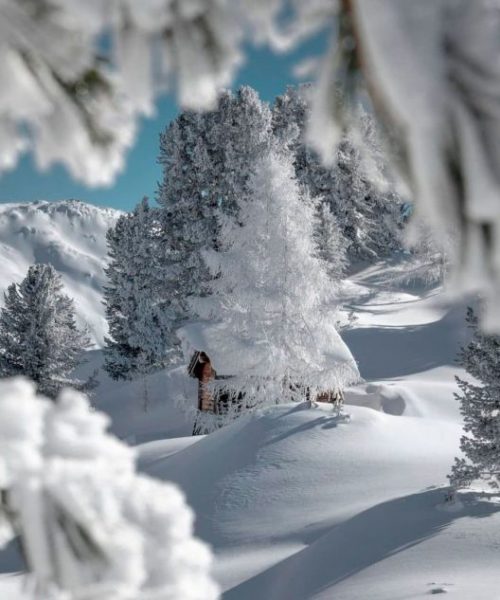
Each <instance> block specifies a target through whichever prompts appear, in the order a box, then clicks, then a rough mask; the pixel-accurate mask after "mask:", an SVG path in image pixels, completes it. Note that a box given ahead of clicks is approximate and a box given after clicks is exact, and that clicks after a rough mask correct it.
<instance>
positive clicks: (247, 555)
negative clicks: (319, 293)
mask: <svg viewBox="0 0 500 600" xmlns="http://www.w3.org/2000/svg"><path fill="white" fill-rule="evenodd" d="M389 272H390V267H388V266H387V265H378V266H377V267H371V268H370V269H368V270H366V271H363V272H362V273H359V274H358V275H357V276H355V277H353V278H352V279H351V281H350V283H349V285H348V286H347V288H346V295H348V294H350V298H349V300H348V304H349V307H348V308H349V310H351V309H352V310H353V311H354V314H355V315H356V316H357V322H356V325H355V327H354V329H352V330H351V331H348V332H347V334H346V339H347V340H348V344H350V347H351V349H352V351H353V354H354V356H355V357H356V358H357V359H358V361H359V365H360V370H361V373H362V374H364V376H365V377H366V378H367V379H368V381H367V382H366V383H364V384H362V385H360V386H357V387H355V388H351V389H350V390H349V391H348V392H347V394H346V401H347V406H346V409H345V412H346V414H347V415H349V418H346V419H343V418H339V417H336V416H335V415H334V414H333V413H332V412H331V408H330V407H328V406H322V405H320V406H318V407H315V408H311V409H309V408H307V407H306V406H305V405H287V406H281V407H276V408H269V409H266V410H263V411H261V412H260V413H258V414H256V415H254V416H251V417H245V418H243V419H241V420H240V421H239V422H237V423H235V424H233V425H232V426H230V427H228V428H226V429H224V430H222V431H219V432H217V433H215V434H212V435H210V436H207V437H205V438H204V439H202V440H201V441H198V442H195V443H193V444H190V445H189V442H187V441H186V447H184V448H183V447H182V445H183V442H181V441H180V440H176V441H175V442H172V443H171V445H167V446H166V447H163V446H162V444H161V443H159V442H158V443H157V446H156V448H155V447H154V446H151V445H147V446H144V447H143V450H142V451H143V452H144V456H143V468H144V469H145V470H146V471H148V472H149V473H151V474H153V475H155V476H159V477H161V478H166V479H171V480H174V481H176V482H178V483H179V484H180V485H181V486H182V487H183V489H184V490H185V492H186V494H187V496H188V500H189V502H190V503H191V505H192V506H193V507H194V508H195V510H196V512H197V518H198V522H197V532H198V534H199V535H200V536H201V537H202V538H204V539H205V540H207V541H209V542H210V543H211V544H212V545H213V547H214V549H215V551H216V553H217V557H218V562H217V575H218V578H219V580H220V582H221V584H222V586H223V588H224V589H225V590H226V593H225V598H227V599H228V600H229V599H231V600H233V599H234V600H247V599H248V600H250V599H252V600H253V599H255V598H263V599H264V598H265V599H266V600H306V599H309V598H315V599H320V598H321V599H323V600H330V599H331V598H335V600H360V599H362V598H370V599H372V600H373V599H374V600H403V599H405V600H407V599H410V598H411V599H414V598H415V599H416V598H425V597H428V596H429V595H433V594H439V593H447V592H449V593H451V594H452V595H453V596H452V597H453V598H460V599H461V600H470V599H471V598H474V600H492V599H494V598H495V597H497V595H498V594H497V583H498V566H497V562H498V552H499V549H500V505H499V504H498V503H497V502H495V500H493V499H489V498H481V497H478V496H474V494H472V493H469V494H462V495H461V500H460V501H459V502H457V503H456V504H450V503H446V502H445V491H446V487H445V486H446V485H447V480H446V475H447V473H448V472H449V469H450V466H451V464H452V462H453V457H454V456H455V455H456V454H457V452H458V443H459V437H460V434H461V427H462V424H461V418H460V414H459V410H458V406H457V402H456V400H455V399H454V397H453V394H454V392H455V391H456V384H455V381H454V375H455V374H457V373H458V374H461V375H462V376H463V372H461V370H460V369H459V368H458V367H457V366H456V365H455V357H456V352H457V350H458V348H459V346H460V344H461V343H463V341H464V340H465V339H466V329H465V327H464V322H463V318H464V314H465V311H464V307H463V306H450V305H449V304H448V303H447V302H446V301H445V300H446V299H445V298H444V296H443V294H442V291H441V290H439V289H430V290H426V289H421V288H420V289H419V288H414V289H412V288H411V287H407V288H405V289H402V288H397V289H393V286H392V284H391V280H390V277H389V275H388V273H389Z"/></svg>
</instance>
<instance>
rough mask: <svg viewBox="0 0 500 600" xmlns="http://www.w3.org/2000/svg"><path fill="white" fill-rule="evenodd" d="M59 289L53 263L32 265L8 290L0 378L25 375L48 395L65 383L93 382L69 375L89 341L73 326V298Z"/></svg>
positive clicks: (1, 317) (85, 385)
mask: <svg viewBox="0 0 500 600" xmlns="http://www.w3.org/2000/svg"><path fill="white" fill-rule="evenodd" d="M61 290H62V282H61V278H60V276H59V275H58V274H57V273H56V271H55V270H54V268H53V267H52V266H50V265H42V264H36V265H33V266H31V267H30V268H29V269H28V274H27V275H26V277H25V278H24V279H23V281H22V282H21V283H20V284H15V283H13V284H12V285H10V286H9V287H8V288H7V291H6V293H5V295H4V298H5V306H4V308H2V310H1V311H0V377H14V376H16V375H23V376H25V377H28V378H30V379H31V380H33V381H34V382H35V384H36V386H37V389H38V391H39V392H40V393H41V394H44V395H45V396H48V397H49V398H55V397H56V396H57V394H58V393H59V390H60V389H61V388H63V387H65V386H71V387H73V388H76V389H80V390H85V389H89V387H93V385H94V379H93V377H92V378H90V379H89V380H88V381H80V380H77V379H73V378H71V376H70V374H71V372H72V371H73V370H74V369H75V367H77V366H78V364H79V363H80V362H82V353H83V351H84V350H85V349H86V348H88V347H89V346H90V339H89V337H88V335H87V332H86V331H80V330H79V329H78V328H77V326H76V322H75V310H74V305H73V300H72V299H71V298H69V297H68V296H66V295H65V294H63V293H62V291H61Z"/></svg>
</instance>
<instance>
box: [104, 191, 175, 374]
mask: <svg viewBox="0 0 500 600" xmlns="http://www.w3.org/2000/svg"><path fill="white" fill-rule="evenodd" d="M107 242H108V255H109V259H110V260H109V264H108V266H107V268H106V276H107V279H108V283H107V285H106V287H105V290H104V299H105V305H106V317H107V320H108V326H109V335H108V337H107V338H106V339H105V342H106V345H105V348H104V357H105V363H104V364H105V368H106V370H107V372H108V373H109V374H110V376H111V377H113V378H114V379H133V378H134V377H137V376H140V375H142V376H144V375H146V374H147V373H152V372H154V371H156V370H158V369H161V368H163V367H164V366H165V365H167V364H168V363H169V362H170V361H171V360H173V359H174V358H175V355H176V352H175V349H176V344H177V338H175V337H174V336H173V333H172V328H171V323H172V315H171V313H172V312H176V311H173V310H172V306H174V305H175V303H176V302H177V297H178V294H177V292H176V290H175V288H174V286H173V285H172V288H171V290H170V294H169V295H168V298H167V297H166V295H165V287H166V283H167V282H166V281H165V279H164V267H163V261H165V259H166V257H165V254H164V253H165V252H166V250H165V247H164V244H163V243H162V230H161V226H160V222H159V215H158V210H157V209H152V208H150V207H149V204H148V201H147V200H146V199H144V200H143V201H142V202H141V203H139V204H138V206H137V207H136V208H135V210H134V211H133V212H132V213H130V214H125V215H122V216H121V217H120V218H119V219H118V221H117V223H116V225H115V227H113V228H111V229H110V230H109V231H108V233H107Z"/></svg>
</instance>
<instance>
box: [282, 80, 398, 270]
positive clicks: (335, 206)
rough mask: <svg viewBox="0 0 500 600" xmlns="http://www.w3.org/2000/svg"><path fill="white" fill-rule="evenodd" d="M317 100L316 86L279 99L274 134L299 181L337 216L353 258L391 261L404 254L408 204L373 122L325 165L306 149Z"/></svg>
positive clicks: (348, 139) (346, 139) (365, 117)
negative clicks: (390, 176) (390, 174)
mask: <svg viewBox="0 0 500 600" xmlns="http://www.w3.org/2000/svg"><path fill="white" fill-rule="evenodd" d="M311 94H312V88H311V86H310V85H302V86H300V87H293V86H290V87H288V88H287V90H286V92H285V93H284V94H282V95H281V96H278V97H277V98H276V100H275V102H274V105H273V130H274V134H275V136H276V138H277V140H278V143H280V144H281V145H283V146H285V147H287V148H288V149H290V150H291V152H292V153H293V156H294V166H295V172H296V175H297V179H298V181H299V182H300V183H301V184H302V185H304V186H306V187H307V189H308V190H309V193H310V194H311V196H312V197H313V198H318V199H321V201H322V202H324V203H325V204H327V205H328V206H329V208H330V210H331V212H332V213H333V214H334V215H335V217H336V219H337V222H338V225H339V227H340V229H341V231H342V233H343V235H344V236H345V237H346V239H347V243H348V253H349V256H350V258H351V259H356V258H364V259H367V258H368V259H376V258H377V257H381V256H387V255H389V254H390V253H391V252H393V251H394V250H396V249H399V248H401V228H402V219H401V205H402V200H401V198H399V197H398V195H397V194H396V192H395V191H394V190H393V189H392V188H391V186H390V185H389V182H388V181H387V179H386V177H385V175H384V172H383V163H382V162H381V158H380V154H381V153H380V149H379V148H378V146H377V142H376V139H375V135H374V123H373V119H372V118H371V117H369V116H368V115H367V114H364V115H363V118H362V123H361V135H360V136H356V137H353V135H345V136H344V137H343V139H342V140H341V142H340V144H339V145H338V148H337V149H336V151H335V153H334V156H333V161H332V164H331V165H325V164H324V163H323V161H322V159H321V157H320V156H319V155H318V154H317V153H316V152H315V150H314V149H312V148H311V147H310V146H309V145H308V144H307V143H306V135H305V134H306V128H307V122H308V119H309V116H310V111H311V98H310V97H311ZM358 137H359V139H358ZM365 155H366V157H367V158H368V159H369V160H366V159H365ZM369 167H370V168H369Z"/></svg>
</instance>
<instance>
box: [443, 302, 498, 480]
mask: <svg viewBox="0 0 500 600" xmlns="http://www.w3.org/2000/svg"><path fill="white" fill-rule="evenodd" d="M466 320H467V323H468V325H469V327H470V328H471V330H472V339H471V341H470V342H469V343H468V344H467V345H466V346H465V347H464V348H462V350H461V351H460V355H459V362H460V365H461V366H462V367H464V368H465V370H466V371H467V373H468V374H469V375H472V377H475V378H476V379H477V380H478V383H471V382H469V381H465V380H463V379H460V378H458V377H457V378H456V379H457V382H458V386H459V388H460V393H459V394H456V398H457V400H459V401H460V410H461V413H462V415H463V417H464V430H465V434H466V435H463V436H462V438H461V440H460V449H461V450H462V452H463V454H464V455H465V457H464V458H456V459H455V464H454V465H453V467H452V470H451V474H450V475H449V479H450V482H451V484H452V486H453V487H454V488H455V489H458V488H463V487H467V486H469V485H470V484H471V483H472V482H473V481H476V480H484V481H486V482H487V483H488V484H489V486H491V487H492V488H498V487H500V375H499V371H498V365H499V364H500V336H498V335H487V334H484V333H482V332H481V331H480V329H479V325H478V318H477V316H476V315H475V314H474V311H473V309H472V308H470V307H469V308H468V309H467V317H466Z"/></svg>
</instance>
